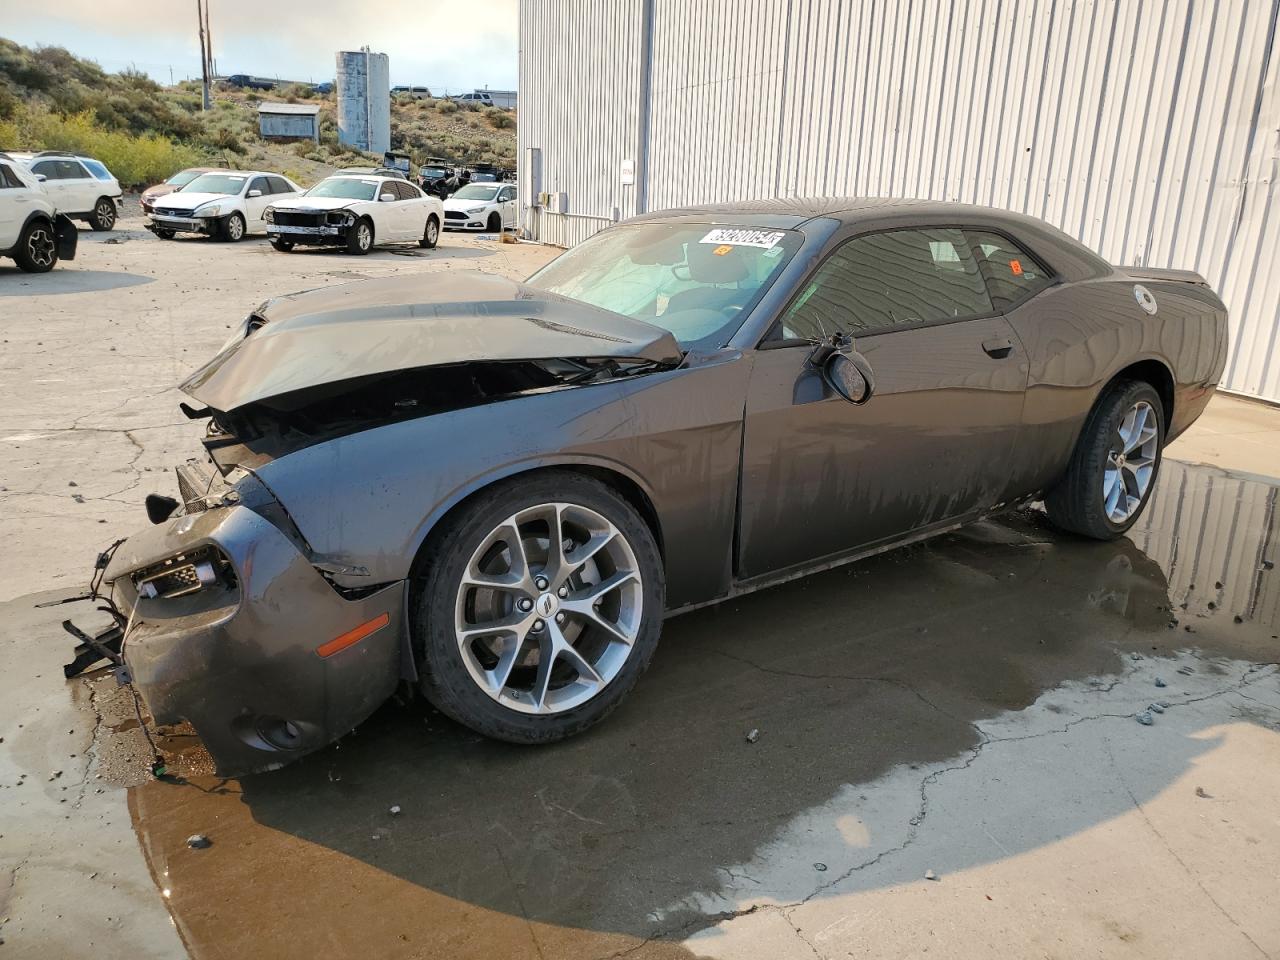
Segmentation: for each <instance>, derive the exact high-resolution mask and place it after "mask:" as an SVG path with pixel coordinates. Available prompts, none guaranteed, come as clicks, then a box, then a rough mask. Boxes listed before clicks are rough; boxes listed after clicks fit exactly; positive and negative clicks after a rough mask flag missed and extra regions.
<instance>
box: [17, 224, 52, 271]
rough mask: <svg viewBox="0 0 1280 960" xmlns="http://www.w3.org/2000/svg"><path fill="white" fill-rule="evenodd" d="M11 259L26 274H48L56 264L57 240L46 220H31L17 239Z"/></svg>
mask: <svg viewBox="0 0 1280 960" xmlns="http://www.w3.org/2000/svg"><path fill="white" fill-rule="evenodd" d="M13 259H14V260H15V261H16V262H17V264H18V266H19V268H21V269H22V270H24V271H26V272H27V273H48V272H49V271H50V270H52V269H53V265H54V264H55V263H57V262H58V238H57V236H56V235H55V234H54V231H53V224H51V223H50V222H49V221H48V220H32V221H31V222H30V223H28V224H27V225H26V226H25V227H24V228H23V230H22V235H21V236H20V237H18V246H17V247H16V248H15V249H14V251H13Z"/></svg>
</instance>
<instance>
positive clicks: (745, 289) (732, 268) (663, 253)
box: [529, 223, 801, 349]
mask: <svg viewBox="0 0 1280 960" xmlns="http://www.w3.org/2000/svg"><path fill="white" fill-rule="evenodd" d="M800 242H801V237H800V235H799V234H798V233H795V232H794V231H791V230H765V229H759V228H756V227H750V226H743V227H723V226H716V225H714V224H710V223H679V224H672V223H637V224H628V225H624V226H620V227H615V228H613V229H612V230H605V231H603V232H601V233H597V234H596V235H595V236H593V237H591V238H590V239H589V240H586V241H584V242H583V243H581V244H579V245H578V246H576V247H574V248H573V249H572V250H570V251H569V252H567V253H565V254H564V255H563V256H561V257H560V258H559V259H557V260H554V261H552V262H551V263H549V264H547V265H546V266H545V267H543V268H542V269H541V270H539V271H538V272H537V273H535V274H534V275H533V276H532V277H530V278H529V282H530V283H531V284H533V285H535V286H538V287H541V288H543V289H544V290H550V291H551V292H553V293H558V294H560V295H561V296H565V297H572V298H573V299H574V300H581V301H583V302H585V303H590V304H592V305H594V306H597V307H603V308H604V309H606V310H612V311H613V312H614V313H621V314H625V315H626V316H628V317H634V318H636V319H637V320H645V321H648V322H649V323H652V324H656V325H657V326H659V327H663V328H665V329H667V330H670V331H671V333H672V334H674V335H675V338H676V339H677V340H679V341H680V345H681V346H682V347H684V348H685V349H688V348H689V347H692V346H695V345H696V346H703V347H714V346H723V345H724V344H725V343H726V342H727V341H728V339H729V338H730V337H731V336H733V334H734V333H735V332H736V331H737V329H738V327H740V326H741V325H742V321H743V320H744V319H746V316H747V313H748V312H749V311H750V309H751V307H753V306H754V305H755V302H756V301H757V300H758V299H759V298H760V297H761V296H762V295H763V294H764V292H765V291H766V290H767V289H768V288H769V285H770V284H771V283H773V281H774V279H775V278H776V277H777V276H778V274H779V273H780V272H781V271H782V268H783V266H784V265H785V264H786V263H787V261H788V260H790V259H791V257H792V255H793V254H794V253H795V252H796V250H797V249H798V248H799V246H800Z"/></svg>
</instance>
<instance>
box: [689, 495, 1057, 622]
mask: <svg viewBox="0 0 1280 960" xmlns="http://www.w3.org/2000/svg"><path fill="white" fill-rule="evenodd" d="M1038 498H1039V494H1036V495H1033V496H1029V497H1024V498H1021V499H1018V500H1014V501H1008V502H1006V503H1001V504H997V505H996V506H995V507H991V508H988V509H986V510H980V511H976V512H973V513H970V514H966V515H964V516H961V517H955V518H952V519H950V520H943V521H942V522H940V523H935V524H932V525H931V526H928V527H921V528H919V529H917V530H912V531H911V532H910V533H907V534H905V535H903V536H900V537H894V538H893V539H890V540H882V541H880V542H879V543H874V544H871V545H869V546H861V547H856V548H855V549H853V550H848V551H845V552H843V553H838V554H834V555H829V556H826V557H823V558H821V559H819V560H814V561H812V562H810V563H804V564H798V565H796V566H793V567H787V568H786V569H784V570H775V571H773V572H771V573H767V574H763V575H761V576H759V577H752V578H750V579H747V580H735V581H734V582H733V583H732V584H731V585H730V587H729V590H728V592H727V593H725V594H723V595H722V596H719V597H715V598H714V599H711V600H701V601H699V602H697V603H690V604H686V605H684V606H682V607H675V608H674V609H671V610H668V611H667V613H666V617H667V618H668V619H670V618H671V617H678V616H680V615H681V614H684V613H691V612H692V611H694V610H701V609H702V608H703V607H711V606H715V605H716V604H717V603H723V602H724V601H725V600H732V599H735V598H737V597H742V596H746V595H747V594H749V593H755V592H756V591H757V590H764V589H767V588H769V587H776V586H779V585H781V584H784V583H789V582H790V581H792V580H799V579H801V578H802V577H808V576H812V575H813V574H815V573H822V572H823V571H824V570H832V569H834V568H836V567H843V566H844V565H845V564H847V563H855V562H857V561H858V560H865V559H867V558H868V557H874V556H876V555H877V554H881V553H888V552H889V551H890V550H897V549H898V548H899V547H906V546H910V545H911V544H913V543H919V542H920V541H922V540H929V539H932V538H933V537H937V536H941V535H942V534H944V533H950V532H951V531H952V530H958V529H959V528H960V527H964V526H967V525H969V524H971V523H977V522H978V521H980V520H986V519H988V518H989V517H993V516H996V515H998V514H1001V513H1006V512H1008V511H1009V510H1013V509H1015V508H1017V507H1020V506H1023V505H1025V504H1027V503H1031V502H1033V501H1034V500H1036V499H1038Z"/></svg>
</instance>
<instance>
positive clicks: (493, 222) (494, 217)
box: [486, 213, 502, 233]
mask: <svg viewBox="0 0 1280 960" xmlns="http://www.w3.org/2000/svg"><path fill="white" fill-rule="evenodd" d="M486 229H487V230H488V231H489V232H490V233H501V232H502V217H501V216H499V215H498V214H496V213H491V214H489V223H488V225H487V227H486Z"/></svg>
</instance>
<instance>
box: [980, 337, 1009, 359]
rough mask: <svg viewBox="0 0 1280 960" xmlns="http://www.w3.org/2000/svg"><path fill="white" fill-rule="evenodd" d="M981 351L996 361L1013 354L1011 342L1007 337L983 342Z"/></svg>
mask: <svg viewBox="0 0 1280 960" xmlns="http://www.w3.org/2000/svg"><path fill="white" fill-rule="evenodd" d="M982 349H983V350H985V351H986V353H987V356H989V357H994V358H995V359H997V360H1003V359H1004V358H1005V357H1007V356H1008V355H1009V354H1011V353H1013V341H1012V340H1010V339H1009V338H1008V337H997V338H996V339H995V340H984V341H983V342H982Z"/></svg>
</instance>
